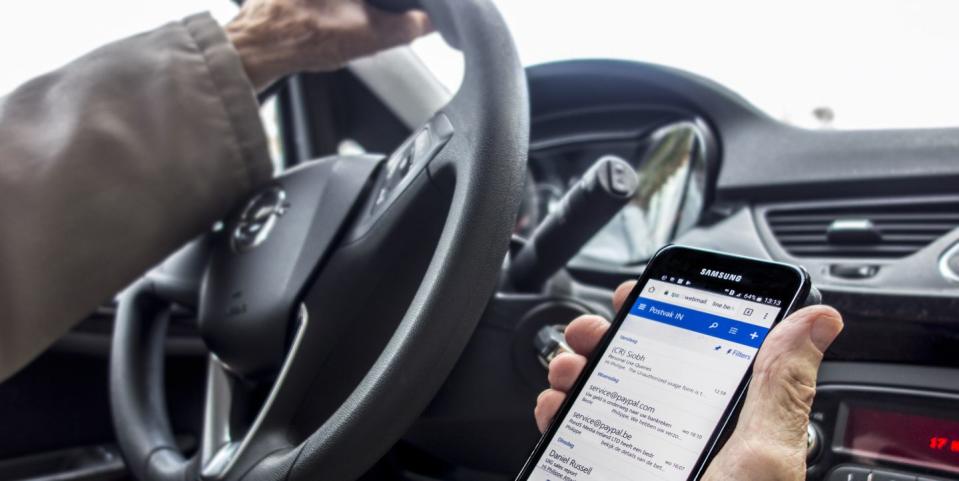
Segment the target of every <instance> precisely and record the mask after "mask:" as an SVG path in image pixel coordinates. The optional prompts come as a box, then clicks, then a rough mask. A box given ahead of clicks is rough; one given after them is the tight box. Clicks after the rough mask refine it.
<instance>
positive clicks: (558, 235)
mask: <svg viewBox="0 0 959 481" xmlns="http://www.w3.org/2000/svg"><path fill="white" fill-rule="evenodd" d="M638 185H639V176H637V175H636V171H635V170H633V167H632V166H631V165H629V163H627V162H626V161H625V160H623V159H621V158H619V157H616V156H612V155H610V156H605V157H602V158H600V159H599V160H598V161H596V163H595V164H593V166H592V167H590V168H589V170H587V171H586V173H585V174H583V178H582V179H580V181H579V182H578V183H576V185H574V186H573V188H572V189H570V190H569V192H567V193H566V195H564V196H563V198H562V199H561V200H560V201H559V205H558V206H557V207H556V209H555V210H553V212H550V214H549V215H548V216H547V217H546V218H545V219H543V222H541V223H540V225H539V227H537V228H536V231H535V232H533V235H532V236H531V237H530V238H529V241H528V242H527V243H526V245H525V246H523V248H522V249H520V251H519V252H518V253H517V254H516V256H515V257H514V258H513V259H512V262H511V263H510V266H509V279H510V281H512V283H513V286H514V287H516V288H517V289H518V290H520V291H526V292H535V291H539V290H541V289H542V288H543V285H544V284H545V283H546V281H547V280H548V279H549V278H550V277H552V275H553V274H555V273H556V271H558V270H560V269H562V268H563V266H565V265H566V263H567V262H569V260H570V259H572V258H573V256H574V255H576V253H577V252H579V250H580V249H581V248H582V247H583V246H584V245H585V244H586V242H588V241H589V240H590V239H592V238H593V236H594V235H595V234H596V233H597V232H599V230H600V229H602V228H603V226H605V225H606V224H607V223H608V222H609V221H610V220H611V219H612V218H613V216H615V215H616V214H617V213H618V212H619V211H620V210H621V209H622V208H623V206H624V205H626V203H627V202H629V200H630V199H632V198H633V195H634V194H635V192H636V187H637V186H638Z"/></svg>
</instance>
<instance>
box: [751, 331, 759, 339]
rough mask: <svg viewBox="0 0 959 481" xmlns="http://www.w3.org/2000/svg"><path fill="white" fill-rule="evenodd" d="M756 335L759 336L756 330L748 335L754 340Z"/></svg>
mask: <svg viewBox="0 0 959 481" xmlns="http://www.w3.org/2000/svg"><path fill="white" fill-rule="evenodd" d="M757 337H759V333H758V332H753V333H752V334H750V335H749V338H750V339H752V340H754V341H755V340H756V338H757Z"/></svg>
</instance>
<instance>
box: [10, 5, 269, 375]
mask: <svg viewBox="0 0 959 481" xmlns="http://www.w3.org/2000/svg"><path fill="white" fill-rule="evenodd" d="M271 174H272V167H271V163H270V159H269V154H268V151H267V146H266V138H265V134H264V133H263V130H262V126H261V124H260V119H259V114H258V105H257V102H256V98H255V95H254V92H253V88H252V86H251V85H250V83H249V81H248V80H247V77H246V75H245V73H244V71H243V66H242V63H241V61H240V58H239V56H238V55H237V53H236V51H235V50H234V49H233V47H232V45H231V44H230V42H229V41H228V40H227V38H226V35H225V33H224V32H223V30H222V29H221V28H220V27H219V25H217V24H216V22H214V20H213V19H212V17H210V16H209V15H206V14H203V15H196V16H193V17H189V18H187V19H185V20H183V21H181V22H174V23H171V24H168V25H166V26H164V27H161V28H159V29H157V30H154V31H151V32H147V33H143V34H140V35H137V36H135V37H131V38H129V39H126V40H122V41H119V42H116V43H113V44H110V45H107V46H105V47H102V48H100V49H98V50H96V51H94V52H92V53H90V54H87V55H86V56H84V57H81V58H80V59H78V60H76V61H74V62H72V63H70V64H68V65H66V66H64V67H63V68H61V69H59V70H56V71H53V72H51V73H48V74H46V75H43V76H42V77H39V78H36V79H34V80H32V81H30V82H28V83H26V84H25V85H23V86H21V87H19V88H18V89H17V90H15V91H13V92H12V93H10V94H9V95H7V96H6V97H2V98H0V225H2V227H0V229H2V230H0V309H2V311H0V381H2V380H3V379H5V378H7V377H9V376H10V375H11V374H12V373H14V372H15V371H16V370H18V369H19V368H21V367H23V366H24V365H25V364H27V363H28V362H29V361H30V360H31V359H33V358H34V357H36V356H37V355H38V354H39V353H41V352H42V351H43V350H44V349H46V348H47V347H48V346H49V345H51V344H52V343H53V342H54V341H55V340H56V339H58V338H59V337H60V336H62V335H63V334H64V333H66V332H67V331H68V330H69V329H70V328H71V327H72V326H73V325H75V324H76V323H77V322H78V321H80V320H81V319H83V318H84V317H85V316H86V315H88V314H89V313H90V312H91V311H92V310H93V309H94V308H95V307H96V306H97V305H98V304H100V303H102V302H104V301H106V300H109V299H110V298H111V296H112V295H114V294H115V293H116V292H117V291H119V290H121V289H123V288H124V287H125V286H126V285H128V284H129V283H130V282H132V281H133V280H135V279H136V278H137V277H138V276H139V275H141V274H143V273H144V272H145V271H146V270H147V269H149V268H150V267H151V266H153V265H155V264H157V263H158V262H159V261H161V260H162V259H163V258H164V257H165V256H166V255H167V254H169V253H171V252H172V251H174V250H175V249H176V248H177V247H179V246H180V245H182V244H183V243H185V242H186V241H188V240H190V239H191V238H194V237H195V236H197V235H199V234H200V233H202V232H203V231H204V230H205V229H208V228H209V227H210V226H211V225H212V224H213V223H214V222H215V221H216V220H218V219H219V218H221V217H223V216H224V215H225V214H226V213H227V211H228V210H229V209H230V208H231V207H232V206H233V205H234V204H235V203H237V202H238V201H239V200H240V199H241V198H242V197H243V196H245V195H246V194H247V193H248V192H249V191H250V190H251V189H252V188H254V187H256V186H257V185H258V184H261V183H264V182H265V181H267V180H268V179H269V178H270V176H271Z"/></svg>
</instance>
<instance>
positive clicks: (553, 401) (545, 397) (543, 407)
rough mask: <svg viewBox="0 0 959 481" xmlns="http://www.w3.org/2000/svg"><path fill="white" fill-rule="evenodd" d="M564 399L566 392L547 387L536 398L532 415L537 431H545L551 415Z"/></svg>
mask: <svg viewBox="0 0 959 481" xmlns="http://www.w3.org/2000/svg"><path fill="white" fill-rule="evenodd" d="M565 400H566V394H565V393H562V392H559V391H556V390H554V389H547V390H545V391H543V392H541V393H539V396H538V397H537V398H536V408H535V409H534V410H533V416H534V417H535V418H536V427H537V428H538V429H539V432H541V433H542V432H545V431H546V428H548V427H549V423H550V422H552V421H553V417H554V416H556V413H557V412H558V411H559V407H560V406H561V405H562V404H563V401H565Z"/></svg>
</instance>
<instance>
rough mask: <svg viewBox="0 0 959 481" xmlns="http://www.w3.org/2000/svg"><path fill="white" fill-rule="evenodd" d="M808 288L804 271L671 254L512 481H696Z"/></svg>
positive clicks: (675, 249) (702, 253) (659, 260)
mask: <svg viewBox="0 0 959 481" xmlns="http://www.w3.org/2000/svg"><path fill="white" fill-rule="evenodd" d="M810 288H811V282H810V280H809V275H808V274H807V273H806V271H805V270H804V269H802V268H801V267H798V266H793V265H789V264H782V263H778V262H770V261H765V260H759V259H752V258H748V257H741V256H736V255H730V254H723V253H719V252H713V251H707V250H701V249H694V248H690V247H683V246H676V245H672V246H667V247H664V248H663V249H661V250H660V251H659V252H657V253H656V255H655V256H654V257H653V259H652V260H651V261H650V262H649V263H648V264H647V266H646V269H645V271H644V273H643V275H642V276H641V277H640V278H639V281H638V282H637V284H636V287H635V288H634V289H633V291H632V292H631V293H630V294H629V296H628V297H627V299H626V301H625V303H624V304H623V308H622V309H621V310H620V312H619V313H618V314H617V315H616V318H615V319H614V320H613V322H612V325H611V326H610V329H609V331H608V332H607V333H606V335H605V336H604V338H603V339H602V341H601V342H600V344H599V345H598V346H597V348H596V351H595V352H594V353H593V356H592V357H591V359H590V362H589V363H588V364H587V365H586V368H585V369H584V370H583V373H582V374H581V375H580V377H579V379H578V381H577V382H576V384H575V385H574V386H573V388H572V389H571V390H570V392H569V395H568V397H567V399H566V402H565V403H564V404H563V405H562V407H561V408H560V410H559V412H558V413H557V414H556V417H555V418H554V420H553V422H552V424H551V425H550V427H549V428H548V429H547V430H546V433H545V434H544V435H543V437H542V439H540V441H539V443H538V444H537V445H536V448H535V449H534V450H533V454H532V456H530V458H529V459H528V460H527V462H526V465H525V466H524V467H523V470H522V471H521V472H520V474H519V476H518V477H517V478H516V479H517V480H518V481H527V480H529V481H593V480H596V481H599V480H602V481H690V480H695V479H698V478H699V476H700V475H701V474H702V471H703V470H704V469H705V466H706V464H707V460H709V459H710V457H711V454H712V453H713V452H714V451H715V450H716V449H718V448H719V447H720V446H719V445H718V444H719V443H718V441H719V440H720V439H721V435H722V434H723V433H724V430H725V429H726V425H727V424H729V421H730V419H731V418H732V417H733V414H734V413H735V412H736V410H737V407H738V406H739V405H740V403H741V402H742V399H743V394H744V393H745V391H746V387H747V385H748V384H749V379H750V376H751V374H752V366H753V361H754V360H755V358H756V353H757V352H758V351H759V348H760V347H761V346H762V344H763V341H764V340H765V339H766V336H767V335H768V334H769V331H770V330H771V329H773V327H774V326H775V325H776V323H777V322H779V321H780V320H781V319H782V318H783V317H785V316H786V315H787V314H788V313H789V312H791V311H792V310H793V309H796V308H797V307H800V306H801V305H802V304H803V303H804V302H805V300H806V297H807V296H808V294H809V290H810Z"/></svg>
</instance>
